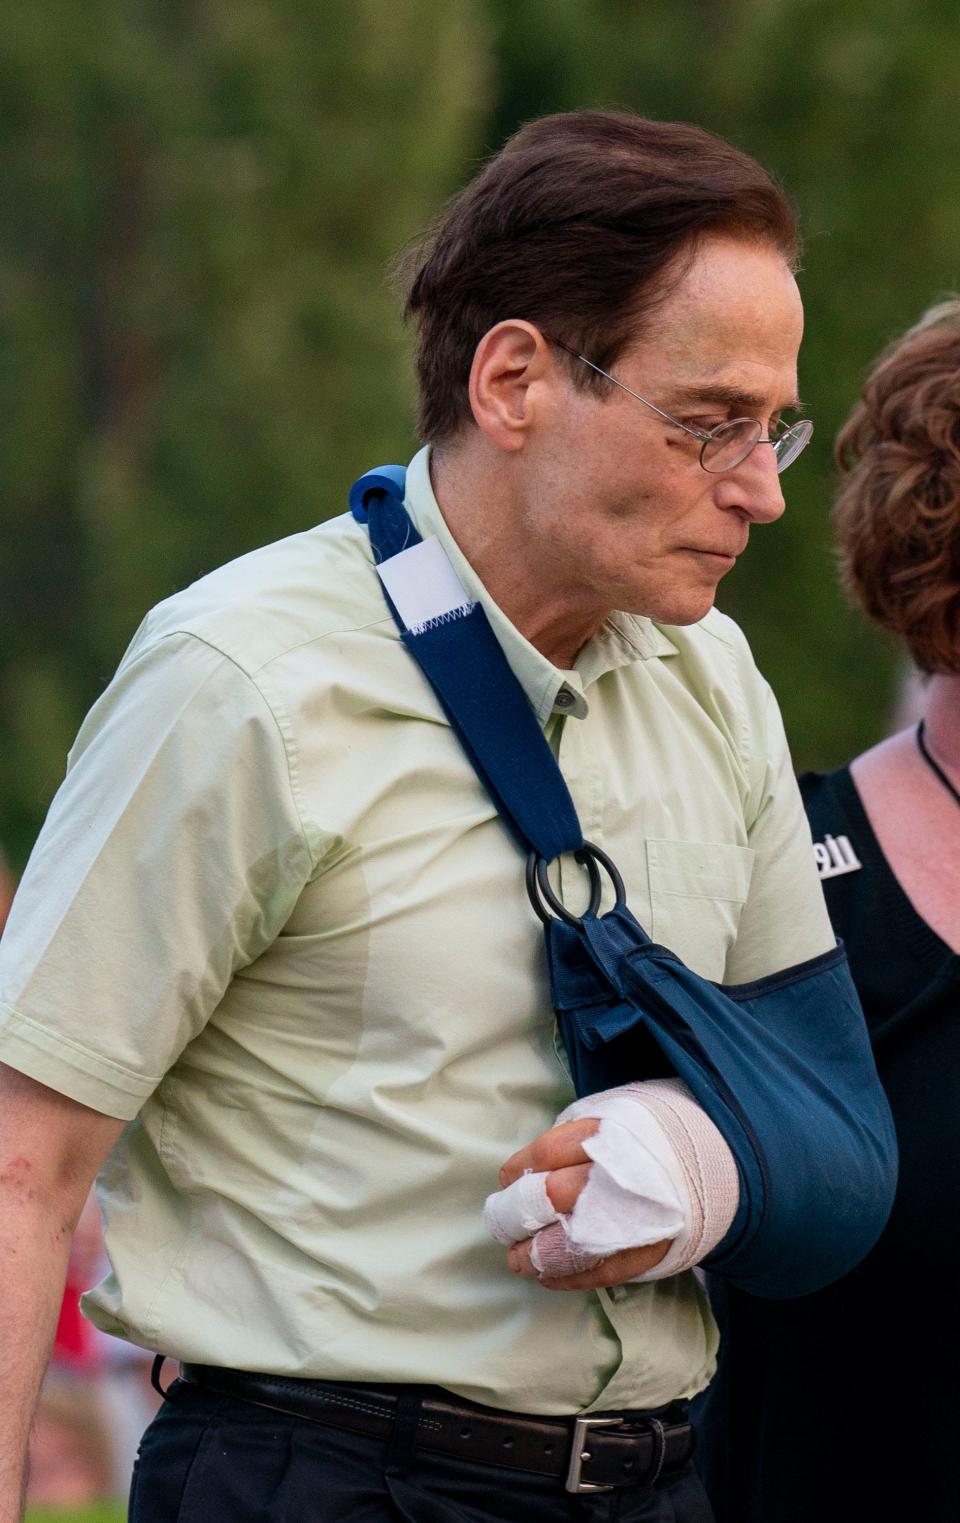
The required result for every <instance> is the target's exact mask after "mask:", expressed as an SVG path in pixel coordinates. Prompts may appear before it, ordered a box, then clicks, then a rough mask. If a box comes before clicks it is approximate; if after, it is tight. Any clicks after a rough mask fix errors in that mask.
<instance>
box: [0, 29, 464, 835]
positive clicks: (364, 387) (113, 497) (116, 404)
mask: <svg viewBox="0 0 960 1523" xmlns="http://www.w3.org/2000/svg"><path fill="white" fill-rule="evenodd" d="M486 62H487V55H486V50H485V46H484V27H483V17H482V16H481V15H480V14H479V13H478V10H477V6H476V5H475V4H474V3H473V0H389V3H380V0H230V4H228V5H221V4H218V3H216V0H190V3H189V4H187V3H183V0H90V3H89V4H88V5H86V6H85V7H83V9H82V11H81V12H78V11H77V10H76V8H75V7H74V6H72V5H69V4H67V3H65V0H39V3H38V4H37V5H36V6H32V7H29V8H28V9H27V10H26V11H21V12H19V13H17V14H14V12H13V11H11V12H10V13H9V14H8V15H7V16H6V18H5V19H0V69H2V76H3V79H4V87H3V89H2V90H0V140H2V145H3V151H2V153H0V206H2V209H3V210H2V214H0V310H2V325H3V342H2V351H0V353H2V359H0V502H2V517H0V841H5V842H6V843H8V849H9V851H10V854H11V855H12V856H13V857H14V859H15V860H22V858H23V856H24V854H25V851H26V849H27V848H28V847H29V844H30V841H31V839H32V835H33V833H34V832H35V830H36V828H37V826H38V824H39V822H40V820H41V819H42V816H43V812H44V810H45V807H46V804H47V802H48V801H49V798H50V795H51V794H52V792H53V790H54V788H55V786H56V784H57V782H58V781H59V778H60V776H61V775H62V771H63V765H64V758H65V753H66V749H67V747H68V745H69V743H70V740H71V738H72V735H73V732H74V731H75V730H76V728H77V725H78V723H79V720H80V718H81V717H82V714H83V712H84V710H85V708H86V707H87V706H88V704H89V703H90V701H91V700H92V699H93V698H94V697H95V696H96V694H97V692H98V691H99V690H100V689H101V688H102V686H103V685H104V683H105V682H106V681H107V680H108V678H109V677H110V675H111V673H112V671H113V668H114V666H115V665H116V662H117V660H118V658H119V656H120V654H121V653H122V651H123V648H124V646H125V644H126V642H127V640H128V639H129V637H130V635H131V634H132V632H133V630H134V629H135V628H136V626H137V624H138V623H139V622H140V619H141V617H142V615H143V613H144V612H145V610H146V609H147V608H148V607H149V606H150V605H151V604H152V603H154V602H155V601H156V600H157V599H158V598H162V597H165V596H166V595H167V594H169V593H170V592H172V591H173V590H174V589H176V588H177V587H180V586H183V585H184V584H185V583H187V582H188V581H190V580H192V579H193V578H194V577H196V576H197V575H198V574H200V573H201V572H203V571H204V570H207V569H209V568H210V567H211V566H214V565H216V564H218V563H219V562H221V561H223V560H225V559H227V558H229V557H230V556H233V555H235V554H237V553H239V552H241V551H243V550H246V549H249V548H251V547H252V546H253V545H256V544H259V543H262V542H264V541H266V540H269V539H272V538H276V537H277V536H278V535H281V534H284V533H289V532H291V531H293V530H296V529H300V528H303V527H306V526H307V525H309V524H311V523H315V522H316V521H317V520H318V519H321V518H324V517H327V516H328V515H329V514H331V513H334V512H338V511H340V510H341V508H342V506H343V503H344V493H345V489H346V486H347V485H349V482H350V481H351V480H352V479H353V476H354V475H356V474H358V473H359V472H360V471H361V470H363V469H365V468H366V467H367V466H369V465H372V464H376V463H377V462H378V461H380V460H383V459H385V458H394V457H395V456H396V455H397V454H400V455H401V456H403V455H405V454H409V453H410V450H411V448H412V444H413V437H412V433H411V424H410V421H409V419H410V413H411V409H410V405H409V402H410V384H409V379H408V369H409V366H408V361H407V355H406V349H405V344H404V339H403V334H402V329H401V325H400V321H399V318H398V315H397V306H396V301H395V299H394V297H393V294H392V293H391V291H390V289H389V286H388V281H387V275H386V270H387V265H388V262H389V260H390V258H391V256H393V255H395V254H396V252H397V251H398V249H399V247H400V246H401V245H402V244H403V243H404V242H406V241H407V240H408V239H409V238H410V237H411V236H412V234H413V233H414V232H415V231H416V230H418V229H419V228H420V227H421V226H422V224H423V222H424V221H425V219H427V218H428V217H429V216H430V215H431V214H432V212H433V211H434V210H435V209H436V207H437V206H438V204H439V203H440V202H441V201H442V200H443V198H444V197H445V196H446V195H447V194H448V193H449V192H450V191H451V190H452V189H453V188H454V187H455V185H456V183H457V181H458V179H459V177H460V176H461V175H462V174H463V170H464V165H465V163H466V161H467V159H468V157H469V155H470V153H471V152H472V151H473V150H474V145H475V141H476V136H477V133H478V130H479V126H480V122H481V121H482V119H483V114H484V112H485V110H486V108H487V89H488V81H487V77H486Z"/></svg>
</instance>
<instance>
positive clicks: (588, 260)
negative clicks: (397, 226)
mask: <svg viewBox="0 0 960 1523" xmlns="http://www.w3.org/2000/svg"><path fill="white" fill-rule="evenodd" d="M713 232H717V233H733V234H735V235H739V236H743V237H746V238H750V239H752V240H760V241H764V242H768V243H771V244H773V245H774V246H775V247H776V248H777V249H779V250H780V252H781V253H782V254H783V256H784V258H785V259H786V261H787V263H788V264H789V265H790V266H791V268H794V267H795V266H796V262H797V259H798V255H799V244H798V233H797V224H796V217H795V214H794V211H793V208H792V207H791V205H790V203H789V202H788V201H787V199H786V197H785V195H784V194H783V191H782V190H781V189H780V187H779V186H778V185H777V184H776V183H775V181H774V180H773V179H772V178H771V177H770V175H768V174H767V172H766V170H764V169H762V168H761V167H760V165H759V164H757V163H756V162H755V161H754V160H753V159H751V158H749V157H748V156H747V155H746V154H744V153H741V152H740V151H739V149H736V148H733V147H731V145H730V144H729V143H725V142H723V141H722V139H720V138H717V137H714V136H713V135H712V134H711V133H709V132H705V131H703V129H702V128H700V127H693V126H690V125H689V124H687V123H683V122H653V121H648V120H647V119H646V118H644V117H641V116H634V115H633V114H631V113H629V112H617V111H575V112H571V113H569V114H565V115H559V116H545V117H541V118H540V119H539V120H537V121H533V122H528V123H527V125H526V126H525V127H521V129H520V131H519V132H517V133H515V134H514V136H513V137H511V138H510V139H509V140H508V142H507V143H506V144H505V146H504V147H503V148H502V149H501V150H500V152H499V153H498V154H497V155H496V156H495V157H494V158H493V159H491V160H490V161H489V163H488V164H487V165H486V166H485V168H484V169H483V170H482V171H481V172H480V174H478V175H477V177H476V178H475V179H474V180H472V181H471V182H470V184H468V185H467V186H466V187H465V189H464V190H462V191H461V192H460V193H459V195H457V196H455V197H454V198H453V200H452V201H451V202H450V203H449V205H448V206H447V207H446V209H445V211H444V212H443V213H442V215H441V216H440V218H439V220H438V221H437V223H436V224H435V226H434V227H433V229H432V231H431V232H430V233H429V234H428V236H427V237H426V238H425V240H424V241H423V243H421V244H420V245H418V246H417V247H415V248H414V249H412V250H411V251H410V252H409V253H408V254H407V255H405V256H404V257H403V258H402V259H401V261H400V263H399V265H398V271H399V275H400V278H401V281H402V283H403V284H404V285H405V287H406V290H407V300H406V315H407V316H408V317H410V316H413V317H415V318H416V320H417V323H418V328H419V335H418V337H419V342H418V350H417V374H418V379H419V384H420V411H419V420H418V422H419V428H420V433H421V436H422V437H423V438H424V439H427V440H429V441H431V442H433V443H439V442H440V441H442V440H444V439H447V438H449V437H450V436H451V435H452V434H454V433H456V432H457V431H458V430H459V429H460V427H461V426H462V425H463V424H464V423H466V422H469V421H471V413H470V405H469V400H468V394H467V387H468V382H469V376H470V367H471V364H472V362H473V356H474V352H475V350H476V347H477V344H478V343H479V342H480V340H481V338H482V337H483V335H484V334H485V333H486V332H488V331H489V329H490V328H492V327H493V326H494V324H496V323H498V322H500V321H502V320H504V319H506V318H511V317H515V318H525V319H527V320H528V321H530V322H535V323H537V324H538V325H542V326H543V327H544V328H546V329H547V330H548V331H552V332H553V333H554V334H555V335H556V336H557V337H562V338H563V339H564V341H565V342H566V343H568V344H569V345H570V346H571V347H572V348H574V349H576V350H578V351H579V352H581V353H583V354H586V355H587V356H588V357H589V358H590V359H592V360H593V361H594V362H595V363H596V364H597V365H600V366H602V367H603V368H604V369H609V367H610V366H611V365H612V364H613V363H614V361H615V360H616V359H617V357H618V355H619V354H620V353H621V352H622V350H623V349H624V348H625V346H626V345H627V343H628V342H629V341H630V340H631V339H633V338H635V337H636V336H637V333H638V328H639V325H640V323H641V321H642V319H643V318H644V317H646V316H647V315H648V314H649V313H650V311H651V310H652V308H653V307H654V306H655V304H656V302H657V301H658V300H662V298H663V296H664V295H666V294H668V291H669V289H670V287H671V281H670V277H671V276H675V275H682V274H683V271H684V269H685V268H686V265H685V264H684V263H683V261H682V260H680V261H679V268H678V255H681V254H682V253H689V254H690V255H692V254H693V252H694V251H695V248H696V244H697V242H698V240H699V239H700V238H702V237H703V236H704V235H705V234H708V233H713ZM570 363H571V374H572V375H573V376H574V377H575V378H576V381H577V384H579V385H582V386H586V387H593V388H595V389H598V390H600V391H604V390H606V389H608V383H607V382H605V381H603V380H602V379H601V378H600V377H598V376H596V375H595V374H594V372H593V371H590V370H588V368H587V366H585V365H581V366H579V367H576V368H574V364H575V362H572V361H571V362H570Z"/></svg>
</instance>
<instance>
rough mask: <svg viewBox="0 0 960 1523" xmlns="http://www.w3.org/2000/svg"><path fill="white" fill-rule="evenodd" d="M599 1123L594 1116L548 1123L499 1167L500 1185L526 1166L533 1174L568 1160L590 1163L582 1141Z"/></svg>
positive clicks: (561, 1166)
mask: <svg viewBox="0 0 960 1523" xmlns="http://www.w3.org/2000/svg"><path fill="white" fill-rule="evenodd" d="M599 1125H600V1122H599V1121H598V1120H597V1118H596V1117H595V1116H585V1117H583V1118H582V1119H581V1120H580V1121H564V1122H562V1123H561V1125H560V1126H554V1127H551V1128H550V1130H549V1132H544V1133H543V1134H542V1135H541V1136H539V1137H536V1138H534V1140H533V1142H529V1143H528V1144H527V1146H526V1147H523V1148H521V1149H520V1151H519V1152H518V1153H514V1155H513V1157H512V1158H508V1159H507V1161H506V1163H505V1164H504V1165H503V1168H502V1169H501V1170H500V1184H501V1187H503V1188H505V1187H506V1186H507V1185H512V1184H513V1182H514V1180H515V1179H519V1178H520V1175H521V1174H523V1173H524V1172H525V1171H526V1170H527V1169H532V1170H533V1172H534V1173H535V1174H549V1173H550V1172H551V1171H552V1170H554V1169H566V1168H569V1167H570V1166H571V1164H578V1163H589V1162H590V1160H589V1158H588V1157H587V1155H586V1153H585V1152H584V1151H583V1148H582V1146H581V1143H582V1142H583V1140H584V1138H585V1137H592V1136H593V1134H594V1132H595V1131H596V1130H597V1127H598V1126H599Z"/></svg>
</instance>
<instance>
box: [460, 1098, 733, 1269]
mask: <svg viewBox="0 0 960 1523" xmlns="http://www.w3.org/2000/svg"><path fill="white" fill-rule="evenodd" d="M585 1117H596V1118H597V1119H598V1120H599V1122H600V1126H599V1127H598V1129H597V1131H596V1132H595V1133H594V1135H593V1136H592V1137H587V1138H586V1139H585V1140H584V1142H583V1149H584V1152H585V1153H586V1154H587V1156H588V1157H589V1158H591V1159H592V1161H593V1166H592V1168H591V1170H590V1174H589V1176H588V1179H587V1182H586V1184H585V1185H584V1187H583V1189H582V1190H581V1192H580V1195H579V1197H578V1199H577V1201H576V1204H575V1206H574V1208H573V1211H572V1212H571V1213H570V1214H569V1215H566V1216H564V1215H560V1214H559V1213H558V1212H557V1211H556V1210H554V1208H553V1207H552V1205H551V1204H550V1200H549V1197H548V1196H547V1193H546V1175H543V1174H528V1175H525V1176H524V1177H523V1178H522V1179H521V1180H518V1181H517V1182H516V1184H514V1185H512V1186H511V1187H510V1189H508V1190H504V1191H499V1192H498V1193H497V1194H495V1195H492V1196H491V1197H490V1198H489V1200H488V1201H487V1204H486V1208H485V1211H484V1220H485V1222H486V1224H487V1227H488V1230H489V1231H490V1232H492V1234H493V1236H494V1237H496V1238H497V1239H498V1241H500V1242H507V1241H510V1242H518V1241H521V1240H522V1239H523V1238H526V1237H530V1236H531V1235H532V1237H533V1242H532V1243H531V1248H530V1257H531V1260H532V1262H533V1264H534V1267H535V1268H536V1269H537V1270H538V1271H539V1272H540V1274H541V1276H542V1277H544V1278H551V1279H553V1278H558V1277H560V1276H562V1275H567V1274H577V1273H580V1272H582V1271H583V1270H586V1269H590V1268H593V1267H594V1266H595V1265H596V1264H597V1263H599V1262H600V1260H601V1259H603V1258H606V1257H609V1255H610V1254H612V1253H617V1252H619V1251H620V1250H621V1249H624V1248H637V1247H645V1246H648V1245H650V1244H652V1243H658V1242H662V1241H663V1240H664V1239H670V1240H671V1245H670V1247H669V1248H668V1250H667V1253H666V1255H665V1257H664V1258H663V1259H661V1261H660V1263H659V1264H657V1265H656V1266H655V1267H654V1268H653V1269H650V1270H648V1271H647V1272H646V1273H645V1274H642V1275H638V1276H637V1277H636V1278H637V1279H638V1280H657V1279H663V1278H664V1277H665V1276H667V1275H671V1274H679V1273H680V1271H681V1270H683V1269H688V1268H689V1267H690V1266H691V1265H692V1264H695V1263H697V1262H698V1261H699V1260H700V1259H702V1258H704V1257H705V1256H706V1255H707V1254H708V1253H709V1252H710V1250H711V1248H714V1247H715V1246H716V1245H717V1243H719V1242H720V1241H721V1239H722V1238H723V1236H724V1235H725V1233H726V1232H727V1229H728V1228H729V1226H730V1223H731V1222H732V1220H733V1216H734V1213H735V1211H736V1208H737V1200H738V1182H737V1171H736V1164H735V1163H734V1161H733V1155H732V1154H731V1152H730V1149H729V1148H728V1146H727V1144H726V1142H725V1141H724V1139H723V1137H722V1136H721V1134H720V1132H719V1131H718V1130H717V1128H716V1127H715V1126H714V1124H713V1122H712V1121H711V1120H710V1118H709V1117H708V1116H707V1115H706V1113H705V1112H704V1111H703V1110H701V1108H700V1106H699V1105H697V1103H696V1101H695V1100H694V1099H693V1097H692V1095H691V1094H690V1091H689V1090H688V1089H687V1087H686V1085H684V1084H683V1083H681V1081H680V1080H679V1079H650V1080H646V1081H644V1082H642V1083H637V1084H627V1085H624V1086H623V1087H622V1088H620V1089H613V1090H606V1091H605V1092H604V1093H602V1094H599V1095H590V1096H588V1097H587V1098H586V1099H583V1100H577V1101H575V1102H574V1104H573V1105H569V1106H567V1108H566V1110H564V1111H562V1112H561V1114H560V1115H559V1116H558V1117H557V1122H558V1123H560V1122H563V1121H576V1120H581V1119H583V1118H585ZM521 1186H522V1187H523V1188H522V1189H521V1188H519V1187H521ZM508 1197H510V1198H509V1199H508ZM534 1222H537V1226H535V1227H534V1226H533V1223H534ZM508 1234H515V1235H513V1236H508Z"/></svg>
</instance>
